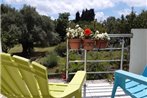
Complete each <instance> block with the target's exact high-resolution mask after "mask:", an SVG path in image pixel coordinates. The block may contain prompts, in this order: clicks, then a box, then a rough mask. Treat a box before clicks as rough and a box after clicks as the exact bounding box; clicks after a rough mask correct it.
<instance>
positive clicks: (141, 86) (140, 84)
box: [111, 66, 147, 98]
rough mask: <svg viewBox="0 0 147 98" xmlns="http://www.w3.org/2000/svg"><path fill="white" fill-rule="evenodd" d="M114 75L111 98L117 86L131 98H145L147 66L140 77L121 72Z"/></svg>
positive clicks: (146, 92)
mask: <svg viewBox="0 0 147 98" xmlns="http://www.w3.org/2000/svg"><path fill="white" fill-rule="evenodd" d="M114 75H115V81H114V86H113V91H112V95H111V98H114V97H115V93H116V90H117V87H118V86H119V87H121V88H122V89H123V91H124V92H125V93H126V94H127V95H130V96H131V97H132V98H147V66H146V67H145V69H144V71H143V73H142V75H137V74H134V73H131V72H127V71H123V70H118V71H116V72H115V74H114Z"/></svg>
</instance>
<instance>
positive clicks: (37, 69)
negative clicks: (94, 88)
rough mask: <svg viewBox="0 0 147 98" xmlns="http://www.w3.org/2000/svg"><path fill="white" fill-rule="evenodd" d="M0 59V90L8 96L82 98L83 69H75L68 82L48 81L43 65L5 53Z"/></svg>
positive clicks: (20, 97) (19, 97) (14, 97)
mask: <svg viewBox="0 0 147 98" xmlns="http://www.w3.org/2000/svg"><path fill="white" fill-rule="evenodd" d="M0 59H1V62H0V70H1V73H0V77H1V81H0V87H1V88H0V91H1V94H3V95H4V96H6V97H8V98H72V97H73V96H74V97H75V98H82V94H81V90H82V84H83V82H84V80H85V76H86V72H85V71H77V73H76V74H75V76H74V77H73V79H72V80H71V81H70V82H69V83H68V84H65V83H48V78H47V69H46V68H45V67H44V66H42V65H40V64H38V63H36V62H34V61H33V62H30V61H29V60H28V59H25V58H23V57H20V56H10V54H6V53H0Z"/></svg>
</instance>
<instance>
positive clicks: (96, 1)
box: [4, 0, 147, 20]
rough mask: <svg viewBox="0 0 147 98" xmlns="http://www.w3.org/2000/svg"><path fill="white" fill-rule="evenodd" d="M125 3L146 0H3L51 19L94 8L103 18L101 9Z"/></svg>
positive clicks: (144, 0) (144, 1) (144, 3)
mask: <svg viewBox="0 0 147 98" xmlns="http://www.w3.org/2000/svg"><path fill="white" fill-rule="evenodd" d="M122 2H123V3H125V4H127V5H129V6H134V7H136V6H147V0H4V3H7V4H10V5H13V4H14V5H23V4H27V5H31V6H34V7H36V10H37V11H38V12H39V13H40V14H42V15H48V16H51V17H52V18H53V19H56V18H58V14H59V13H63V12H70V15H71V16H70V18H71V19H73V18H74V16H75V13H76V12H77V11H80V12H82V10H83V9H86V8H87V9H90V8H94V9H95V10H96V18H97V19H98V20H101V19H102V20H103V19H104V18H105V17H106V16H105V15H104V13H103V12H97V11H102V10H103V9H111V8H113V7H115V6H116V4H118V3H122ZM128 12H129V10H122V11H120V12H119V13H120V14H121V13H123V14H128Z"/></svg>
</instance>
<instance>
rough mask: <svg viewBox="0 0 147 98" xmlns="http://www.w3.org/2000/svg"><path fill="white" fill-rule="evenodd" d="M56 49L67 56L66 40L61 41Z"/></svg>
mask: <svg viewBox="0 0 147 98" xmlns="http://www.w3.org/2000/svg"><path fill="white" fill-rule="evenodd" d="M55 51H56V52H57V54H58V55H59V56H61V57H65V56H66V42H63V43H60V44H59V45H57V46H56V48H55Z"/></svg>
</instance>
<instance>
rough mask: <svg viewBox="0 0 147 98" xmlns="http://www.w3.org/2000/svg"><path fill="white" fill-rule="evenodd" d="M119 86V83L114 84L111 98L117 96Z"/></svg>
mask: <svg viewBox="0 0 147 98" xmlns="http://www.w3.org/2000/svg"><path fill="white" fill-rule="evenodd" d="M117 87H118V85H117V83H115V84H114V86H113V91H112V94H111V98H114V97H115V93H116V90H117Z"/></svg>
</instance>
